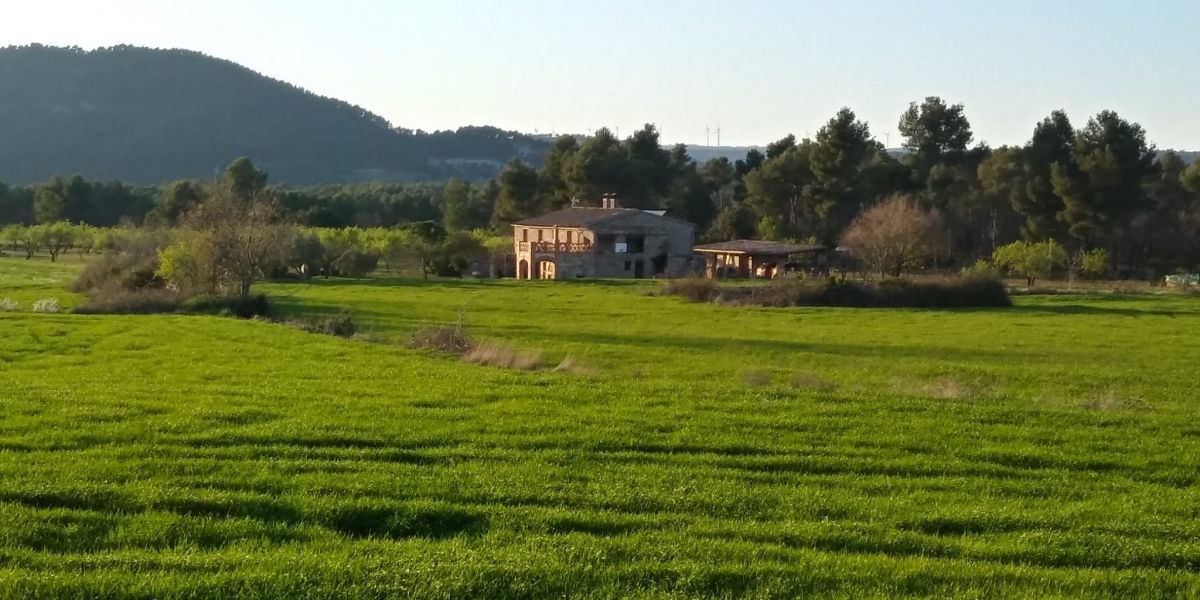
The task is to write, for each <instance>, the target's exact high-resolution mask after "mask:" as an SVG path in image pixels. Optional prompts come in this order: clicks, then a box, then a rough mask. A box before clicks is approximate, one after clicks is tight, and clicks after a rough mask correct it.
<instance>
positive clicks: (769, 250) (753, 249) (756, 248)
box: [696, 240, 825, 256]
mask: <svg viewBox="0 0 1200 600" xmlns="http://www.w3.org/2000/svg"><path fill="white" fill-rule="evenodd" d="M824 249H825V246H813V245H808V244H785V243H783V242H766V241H761V240H733V241H732V242H720V243H717V244H707V245H704V246H696V252H728V253H730V254H763V255H767V256H787V255H789V254H803V253H805V252H816V251H818V250H824Z"/></svg>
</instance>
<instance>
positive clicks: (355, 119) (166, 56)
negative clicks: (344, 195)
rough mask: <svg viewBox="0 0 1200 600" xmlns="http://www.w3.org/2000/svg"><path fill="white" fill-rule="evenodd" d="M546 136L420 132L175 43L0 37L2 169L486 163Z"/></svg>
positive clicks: (475, 169)
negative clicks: (91, 44) (66, 44)
mask: <svg viewBox="0 0 1200 600" xmlns="http://www.w3.org/2000/svg"><path fill="white" fill-rule="evenodd" d="M548 147H549V143H548V142H547V141H545V140H541V139H537V138H534V137H532V136H524V135H521V134H516V133H511V132H504V131H501V130H498V129H495V128H490V127H473V128H463V129H459V130H458V131H454V132H436V133H424V132H413V131H410V130H404V129H399V128H393V126H392V125H391V124H390V123H388V122H387V121H386V120H385V119H383V118H382V117H380V116H378V115H376V114H373V113H371V112H370V111H368V110H366V109H364V108H361V107H357V106H352V105H350V104H347V103H345V102H341V101H339V100H334V99H330V98H324V97H321V96H317V95H315V94H312V93H310V92H307V91H305V90H303V89H300V88H298V87H296V86H293V85H290V84H288V83H284V82H281V81H277V80H274V79H270V78H268V77H264V76H262V75H260V74H258V73H255V72H253V71H251V70H249V69H247V68H245V67H242V66H240V65H237V64H235V63H232V62H229V61H225V60H220V59H216V58H212V57H209V56H205V55H203V54H200V53H197V52H190V51H182V50H153V49H147V48H134V47H128V46H121V47H115V48H107V49H100V50H95V51H91V52H85V51H83V50H79V49H76V48H51V47H45V46H32V47H21V48H15V47H10V48H4V49H0V181H4V182H6V183H10V184H30V183H34V182H38V181H44V180H46V179H47V178H49V177H50V176H52V175H56V174H62V175H74V174H80V175H84V176H85V177H88V178H93V179H120V180H122V181H127V182H135V183H144V184H157V183H162V182H167V181H172V180H177V179H183V178H193V177H211V176H213V175H214V173H217V172H219V170H220V169H223V168H224V167H225V166H226V165H228V164H229V163H230V162H231V161H232V160H234V159H236V158H237V157H239V156H250V157H252V158H253V159H254V161H255V163H257V164H259V165H261V166H262V167H263V168H264V169H265V170H267V171H268V172H270V173H271V179H272V181H275V182H288V183H301V184H302V183H318V182H349V181H361V180H369V179H371V180H391V181H412V180H430V179H447V178H449V177H450V176H452V175H459V176H463V177H466V178H469V179H486V178H490V177H492V176H494V175H495V174H496V173H497V172H498V171H499V169H500V167H501V166H502V165H503V163H504V162H505V161H507V160H509V159H511V158H513V157H515V156H520V157H522V158H525V159H527V160H531V161H534V162H537V161H539V160H540V158H541V156H542V155H543V154H544V153H545V151H546V149H547V148H548Z"/></svg>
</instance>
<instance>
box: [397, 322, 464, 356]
mask: <svg viewBox="0 0 1200 600" xmlns="http://www.w3.org/2000/svg"><path fill="white" fill-rule="evenodd" d="M408 346H409V347H410V348H414V349H417V350H436V351H438V352H446V353H448V354H456V355H459V356H462V355H465V354H467V353H468V352H471V351H472V348H471V340H470V338H468V337H467V336H466V334H464V333H463V332H462V330H461V329H459V328H457V327H425V328H422V329H419V330H417V332H416V333H414V334H413V336H412V340H411V341H410V342H409V344H408Z"/></svg>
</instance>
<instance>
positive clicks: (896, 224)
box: [842, 196, 945, 277]
mask: <svg viewBox="0 0 1200 600" xmlns="http://www.w3.org/2000/svg"><path fill="white" fill-rule="evenodd" d="M942 234H943V227H942V219H941V217H940V216H939V215H938V214H937V213H936V212H926V211H924V210H921V208H920V207H918V206H917V204H916V203H915V202H913V201H912V200H911V199H909V198H906V197H903V196H894V197H892V198H890V199H888V200H885V201H884V202H882V203H880V204H877V205H875V206H874V207H872V208H870V209H868V210H867V211H865V212H863V213H862V214H861V215H859V216H858V218H856V219H855V220H854V222H853V223H851V224H850V227H849V228H847V229H846V232H845V233H844V234H843V235H842V245H843V246H845V247H846V248H847V249H848V250H849V251H850V254H851V255H853V256H854V257H855V258H857V259H859V260H861V261H863V263H865V264H866V266H867V267H868V268H869V269H871V270H872V271H874V272H876V273H879V275H880V276H888V275H891V276H894V277H898V276H899V275H900V273H901V271H902V270H903V269H904V268H905V267H910V266H912V265H913V264H915V263H916V262H917V261H919V260H921V259H922V258H925V257H927V256H931V255H933V254H934V253H936V252H937V251H938V250H939V249H940V248H942V247H943V246H944V245H945V236H944V235H942Z"/></svg>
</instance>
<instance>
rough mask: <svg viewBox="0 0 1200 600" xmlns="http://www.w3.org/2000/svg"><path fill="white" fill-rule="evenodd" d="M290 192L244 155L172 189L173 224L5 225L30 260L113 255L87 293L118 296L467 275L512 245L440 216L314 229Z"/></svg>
mask: <svg viewBox="0 0 1200 600" xmlns="http://www.w3.org/2000/svg"><path fill="white" fill-rule="evenodd" d="M285 194H286V192H283V191H280V190H276V189H272V188H270V187H268V186H267V176H266V174H265V173H263V172H262V171H260V170H258V169H257V168H255V167H254V165H253V164H252V163H251V162H250V161H249V160H248V159H240V160H238V161H236V162H235V163H233V164H232V165H231V166H230V167H229V168H228V170H227V171H226V173H225V175H224V176H223V177H222V178H221V179H219V180H217V181H212V182H188V183H187V184H186V185H180V186H177V187H176V189H174V190H172V193H171V194H170V195H169V197H170V198H172V199H174V202H173V203H170V204H167V203H161V204H159V206H157V207H156V209H155V211H157V213H156V214H157V218H160V219H162V221H163V224H168V225H170V226H169V227H142V228H131V227H117V228H96V227H92V226H90V225H85V224H71V223H69V222H66V221H55V222H49V223H42V224H38V225H31V226H26V225H10V226H7V227H5V228H4V229H3V230H0V242H2V243H5V244H11V247H12V248H13V249H14V250H18V249H19V250H21V251H23V252H24V253H25V255H26V257H27V258H30V257H32V256H33V255H34V254H35V253H36V252H37V251H39V250H43V251H47V252H49V253H50V255H51V259H52V260H54V259H57V257H58V255H59V254H60V253H61V252H63V251H65V250H69V249H74V250H78V251H79V252H80V253H81V254H83V253H90V252H102V253H104V255H105V257H104V259H101V260H100V261H93V263H91V264H89V269H90V271H91V273H88V274H85V277H84V278H83V279H84V280H87V282H86V283H85V284H83V286H82V287H83V289H82V291H87V292H89V293H90V294H92V295H93V296H105V297H109V298H112V297H116V296H120V294H122V293H128V292H141V291H145V290H147V289H156V288H157V287H159V286H163V285H169V286H170V287H171V289H173V290H174V291H175V292H177V293H178V294H180V295H181V296H183V297H188V296H193V295H197V294H208V293H217V294H223V295H228V296H236V297H240V298H242V299H247V298H249V296H250V291H251V286H252V285H253V284H254V282H256V281H258V280H260V279H262V278H265V277H270V276H283V275H285V274H287V273H289V272H290V273H292V274H294V275H295V276H299V277H306V278H307V277H312V276H324V277H330V276H333V275H346V276H362V275H366V274H368V273H370V272H372V271H375V270H376V269H377V268H378V267H379V264H380V262H381V261H382V262H383V263H384V264H385V265H386V268H387V269H389V270H393V269H395V268H400V267H401V266H402V265H403V266H415V268H416V269H419V270H420V271H421V272H422V273H423V274H424V275H425V276H426V277H428V275H430V274H438V275H442V276H454V275H462V274H463V272H464V271H465V270H466V269H467V268H468V267H469V266H470V263H471V261H472V260H473V259H476V258H478V257H486V256H491V257H493V259H494V258H495V257H497V256H498V255H499V254H500V253H501V249H505V248H511V247H512V239H511V237H510V238H500V237H497V236H494V235H492V234H491V232H490V231H487V230H482V229H480V230H474V231H448V230H447V229H446V228H445V227H444V226H443V225H442V224H441V223H439V222H436V221H420V222H415V223H407V224H403V225H400V226H397V227H393V228H371V229H363V228H359V227H344V228H322V227H305V226H301V225H297V224H295V223H294V218H292V217H291V216H289V213H288V211H287V210H285V208H284V205H283V202H282V201H281V197H283V196H284V195H285ZM93 264H94V265H98V266H96V267H95V268H93V267H92V265H93ZM494 265H495V261H494V260H493V261H492V266H493V267H494ZM483 268H485V269H486V268H488V266H486V265H485V266H483ZM114 291H115V292H118V293H117V294H114V293H113V292H114Z"/></svg>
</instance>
